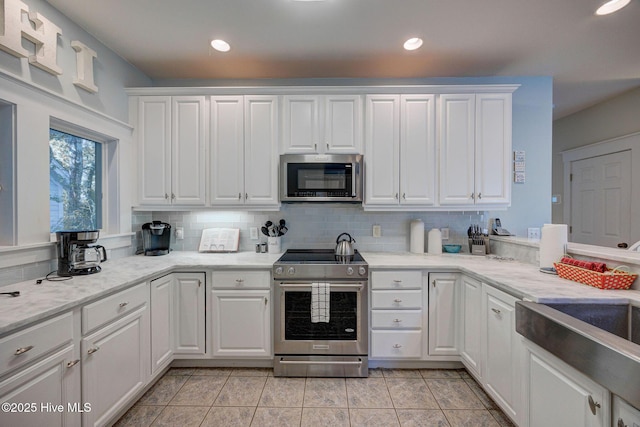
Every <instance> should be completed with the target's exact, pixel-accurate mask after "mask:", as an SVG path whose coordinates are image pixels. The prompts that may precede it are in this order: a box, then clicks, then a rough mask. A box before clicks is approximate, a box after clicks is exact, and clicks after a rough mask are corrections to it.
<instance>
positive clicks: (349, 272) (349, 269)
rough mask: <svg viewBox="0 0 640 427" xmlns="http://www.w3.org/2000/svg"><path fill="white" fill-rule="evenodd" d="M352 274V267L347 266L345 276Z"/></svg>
mask: <svg viewBox="0 0 640 427" xmlns="http://www.w3.org/2000/svg"><path fill="white" fill-rule="evenodd" d="M352 274H353V267H347V276H351V275H352Z"/></svg>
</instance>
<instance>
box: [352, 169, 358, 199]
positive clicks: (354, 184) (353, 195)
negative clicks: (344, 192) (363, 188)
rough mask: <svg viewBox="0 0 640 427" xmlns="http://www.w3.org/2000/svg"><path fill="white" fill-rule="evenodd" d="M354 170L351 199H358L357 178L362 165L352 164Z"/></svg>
mask: <svg viewBox="0 0 640 427" xmlns="http://www.w3.org/2000/svg"><path fill="white" fill-rule="evenodd" d="M352 168H353V169H352V170H355V173H354V174H353V177H351V197H356V176H358V175H360V164H358V163H352Z"/></svg>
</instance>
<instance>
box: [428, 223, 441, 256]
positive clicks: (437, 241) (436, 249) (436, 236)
mask: <svg viewBox="0 0 640 427" xmlns="http://www.w3.org/2000/svg"><path fill="white" fill-rule="evenodd" d="M427 246H428V250H429V253H430V254H433V255H439V254H441V253H442V233H441V232H440V230H439V229H437V228H433V229H431V231H429V241H428V242H427Z"/></svg>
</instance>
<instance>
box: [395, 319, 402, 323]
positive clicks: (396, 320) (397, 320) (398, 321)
mask: <svg viewBox="0 0 640 427" xmlns="http://www.w3.org/2000/svg"><path fill="white" fill-rule="evenodd" d="M393 321H394V322H395V323H400V322H402V319H393Z"/></svg>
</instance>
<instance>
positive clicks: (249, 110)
mask: <svg viewBox="0 0 640 427" xmlns="http://www.w3.org/2000/svg"><path fill="white" fill-rule="evenodd" d="M244 99H245V104H244V108H245V110H244V148H245V151H244V156H245V160H244V171H245V172H244V177H245V183H244V191H245V203H246V204H249V205H264V206H277V205H278V121H277V118H278V97H277V96H271V95H262V96H260V95H252V96H245V98H244Z"/></svg>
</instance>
